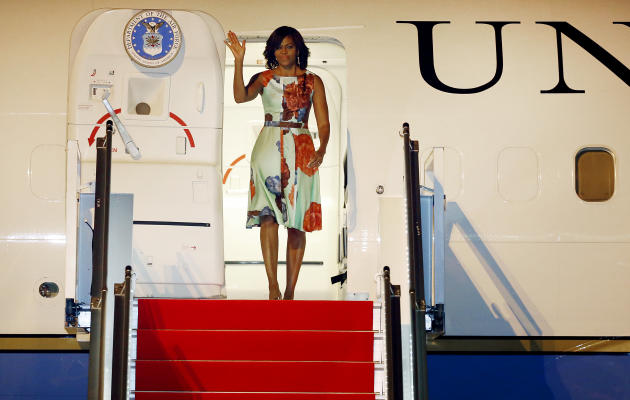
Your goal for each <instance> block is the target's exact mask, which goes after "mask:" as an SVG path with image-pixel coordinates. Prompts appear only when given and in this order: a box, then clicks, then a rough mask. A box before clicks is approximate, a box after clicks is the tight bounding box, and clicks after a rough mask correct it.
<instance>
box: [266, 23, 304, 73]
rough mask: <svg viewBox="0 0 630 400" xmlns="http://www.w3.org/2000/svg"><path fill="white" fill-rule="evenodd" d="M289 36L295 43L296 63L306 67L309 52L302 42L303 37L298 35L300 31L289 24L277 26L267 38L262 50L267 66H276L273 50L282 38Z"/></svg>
mask: <svg viewBox="0 0 630 400" xmlns="http://www.w3.org/2000/svg"><path fill="white" fill-rule="evenodd" d="M287 36H290V37H291V38H292V39H293V43H295V47H296V48H297V49H296V50H297V65H298V67H300V68H301V69H306V67H307V65H308V56H309V55H310V54H311V53H310V51H309V50H308V47H306V44H304V38H303V37H302V35H300V32H298V31H297V29H295V28H291V27H290V26H281V27H279V28H277V29H276V30H275V31H273V32H272V33H271V35H270V36H269V39H267V45H266V46H265V51H263V55H264V56H265V59H266V60H267V68H268V69H274V68H276V67H277V66H278V60H277V59H276V55H275V52H276V50H277V49H278V48H279V47H280V44H282V40H283V39H284V38H285V37H287Z"/></svg>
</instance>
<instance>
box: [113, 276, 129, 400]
mask: <svg viewBox="0 0 630 400" xmlns="http://www.w3.org/2000/svg"><path fill="white" fill-rule="evenodd" d="M131 276H132V269H131V266H129V265H128V266H127V267H126V268H125V281H124V282H123V283H116V284H115V285H114V296H115V297H114V347H113V356H112V358H113V359H112V400H126V399H127V382H128V378H127V377H128V372H129V371H128V366H129V318H130V310H131Z"/></svg>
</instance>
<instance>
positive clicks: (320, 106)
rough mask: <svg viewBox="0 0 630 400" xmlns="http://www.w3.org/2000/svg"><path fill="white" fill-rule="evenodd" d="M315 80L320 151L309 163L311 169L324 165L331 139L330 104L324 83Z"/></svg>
mask: <svg viewBox="0 0 630 400" xmlns="http://www.w3.org/2000/svg"><path fill="white" fill-rule="evenodd" d="M314 78H315V82H314V83H315V85H314V88H313V109H314V111H315V119H316V120H317V132H318V133H319V149H317V151H316V152H315V154H314V155H313V158H312V159H311V161H309V163H308V167H309V168H315V167H319V166H320V165H321V164H322V161H323V159H324V154H326V146H328V138H329V137H330V122H329V121H328V104H327V103H326V92H325V90H324V82H322V80H321V78H320V77H319V76H317V75H315V77H314Z"/></svg>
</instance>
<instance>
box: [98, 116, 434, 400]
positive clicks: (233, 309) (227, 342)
mask: <svg viewBox="0 0 630 400" xmlns="http://www.w3.org/2000/svg"><path fill="white" fill-rule="evenodd" d="M99 139H100V138H99ZM101 142H102V143H101V145H99V147H98V151H99V152H98V154H97V165H99V163H100V161H101V160H102V159H103V157H105V161H104V163H105V165H106V168H105V169H104V171H105V172H103V173H99V172H98V171H99V168H97V184H96V188H97V190H96V195H95V196H96V197H95V204H96V205H97V214H96V216H97V217H98V218H95V229H94V240H93V243H97V244H99V243H100V244H102V245H99V246H93V247H94V260H95V263H94V269H93V271H92V272H93V280H92V296H93V297H92V304H91V313H92V318H91V319H92V326H91V330H90V331H91V339H92V340H91V343H90V346H91V347H90V353H91V355H92V356H93V357H91V358H90V371H89V383H88V388H89V390H88V398H89V399H90V400H92V399H99V400H100V399H104V398H107V397H108V396H107V394H109V393H110V392H111V399H119V400H122V399H138V400H164V399H169V400H189V399H190V400H192V399H194V400H228V399H229V400H240V399H242V400H245V399H247V400H258V399H260V400H263V399H264V400H266V399H274V400H284V399H287V400H288V399H292V400H301V399H305V400H306V399H308V400H320V399H321V400H323V399H339V400H367V399H373V400H385V399H387V400H402V350H401V347H402V346H401V332H400V328H401V327H400V287H399V286H396V285H392V283H391V281H390V272H389V268H388V267H384V268H383V272H382V274H380V275H379V277H378V288H379V295H378V296H377V298H376V299H375V301H299V300H297V301H278V300H269V301H261V300H219V299H173V298H170V299H166V298H134V294H133V293H134V291H133V287H134V279H133V273H132V270H131V267H127V268H126V273H125V281H124V283H120V284H116V285H115V288H114V299H115V300H114V326H113V352H112V359H111V360H107V358H109V357H107V355H106V352H105V351H104V350H103V349H105V346H104V345H103V343H104V341H105V339H104V338H105V337H106V335H105V334H104V332H105V331H104V329H103V327H104V326H105V324H104V323H103V322H102V321H105V316H106V312H105V304H106V303H105V299H106V297H107V287H106V285H104V284H103V282H105V280H104V279H103V277H106V276H107V262H106V261H107V260H106V257H104V255H105V254H106V252H105V251H104V249H106V248H107V226H108V223H107V220H108V219H107V217H106V216H107V215H108V209H109V205H108V203H109V202H108V199H109V190H108V187H109V176H108V172H107V171H108V170H109V168H108V167H109V164H110V160H107V156H108V154H110V152H111V150H110V149H109V148H108V147H109V144H110V143H111V124H109V125H108V132H107V140H101ZM103 144H107V146H103ZM405 149H406V151H408V150H409V152H408V153H406V157H410V158H408V159H407V160H406V161H407V162H406V164H407V165H408V169H411V170H415V169H416V166H417V143H413V142H410V141H409V138H408V133H406V136H405ZM409 167H411V168H409ZM101 175H102V176H103V177H101ZM408 185H409V186H410V187H409V188H408V194H411V195H412V196H411V198H410V201H409V203H410V204H413V205H417V206H418V207H415V206H414V207H412V210H411V212H410V217H409V228H410V229H409V231H410V232H414V234H413V235H410V239H409V240H410V243H409V244H410V265H411V268H410V291H409V294H410V300H411V302H412V322H411V324H412V335H411V338H412V346H411V347H412V348H411V352H412V354H411V358H412V360H411V361H412V362H411V364H412V375H413V388H414V399H418V400H424V399H427V398H428V395H427V385H426V382H427V379H426V348H425V322H426V321H429V325H430V324H431V320H432V319H434V316H433V315H431V313H433V311H431V308H430V307H427V306H426V305H425V296H424V283H425V282H424V272H423V269H422V257H421V255H422V254H423V252H422V247H421V243H422V240H421V239H422V238H421V237H420V232H421V231H422V229H421V227H420V225H421V219H420V216H419V213H418V211H419V210H418V209H416V208H419V205H420V201H419V199H418V198H417V197H416V195H417V194H418V193H417V191H416V190H415V189H414V188H416V187H418V186H417V181H416V180H415V179H413V180H412V182H408ZM103 187H104V188H106V190H100V189H99V188H103ZM101 214H102V215H101ZM99 216H100V217H99ZM99 278H100V279H99ZM95 282H96V284H95ZM426 311H429V318H427V316H426V315H425V312H426ZM97 328H98V329H97ZM429 329H430V328H429ZM108 373H111V386H110V387H109V388H106V386H107V383H106V382H110V380H109V379H108V378H107V379H106V377H105V375H106V374H108Z"/></svg>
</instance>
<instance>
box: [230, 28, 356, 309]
mask: <svg viewBox="0 0 630 400" xmlns="http://www.w3.org/2000/svg"><path fill="white" fill-rule="evenodd" d="M244 38H245V39H247V44H246V46H247V52H246V54H245V61H244V68H243V78H244V80H245V82H249V79H250V78H251V77H252V76H253V75H254V74H256V73H258V72H261V71H264V70H265V59H264V57H263V55H262V54H263V50H264V48H265V41H266V37H244ZM240 39H241V40H242V39H243V37H241V38H240ZM305 41H306V44H307V46H308V47H309V49H310V52H311V55H310V57H309V61H308V70H310V71H311V72H313V73H315V74H317V75H319V76H320V78H321V79H322V80H323V82H324V86H325V89H326V100H327V102H328V112H329V118H330V140H329V142H328V147H327V152H326V157H325V158H324V163H323V164H322V166H321V167H320V169H319V171H320V179H321V182H320V185H321V197H322V226H323V229H322V230H321V231H318V232H313V233H309V234H307V235H306V251H305V254H304V261H303V263H302V268H301V270H300V278H299V280H298V285H297V289H296V299H328V300H334V299H343V298H344V296H345V284H344V285H341V284H340V283H335V284H333V283H331V279H330V278H331V277H332V276H336V275H339V274H341V273H343V272H345V270H346V266H345V250H344V249H345V248H346V246H345V239H344V238H345V235H344V234H343V232H344V227H345V208H344V204H345V201H344V198H345V196H344V177H343V162H344V158H345V153H346V131H347V117H346V90H345V88H346V52H345V49H344V48H343V46H342V45H341V44H340V43H339V42H338V41H336V40H334V39H330V38H312V37H311V38H308V37H305ZM226 53H227V54H226V56H227V58H226V64H225V85H224V88H225V100H224V101H225V103H224V104H225V108H224V111H223V112H224V114H223V214H224V232H225V236H224V237H225V241H224V247H225V264H226V270H225V273H226V292H227V296H228V298H232V299H233V298H247V299H265V298H267V295H268V288H267V286H268V284H267V277H266V275H265V268H264V263H263V259H262V253H261V250H260V240H259V229H258V228H254V229H246V228H245V221H246V215H247V193H248V187H249V178H250V162H249V161H250V156H251V151H252V148H253V147H254V143H255V141H256V138H257V136H258V133H259V132H260V130H261V129H262V126H263V122H264V111H263V106H262V101H261V98H260V96H259V97H257V98H256V99H255V100H253V101H251V102H248V103H244V104H236V102H235V101H234V97H233V92H232V91H233V89H232V84H233V79H234V58H233V56H232V54H231V53H230V52H229V51H228V52H226ZM309 129H310V131H311V134H312V135H313V139H314V144H315V148H318V147H319V137H318V134H317V124H316V119H315V114H314V112H313V110H311V114H310V116H309ZM278 232H279V234H278V239H279V251H278V264H279V265H278V283H279V284H280V288H281V289H284V286H285V283H286V264H285V260H286V237H287V232H286V229H283V228H280V229H279V230H278Z"/></svg>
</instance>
